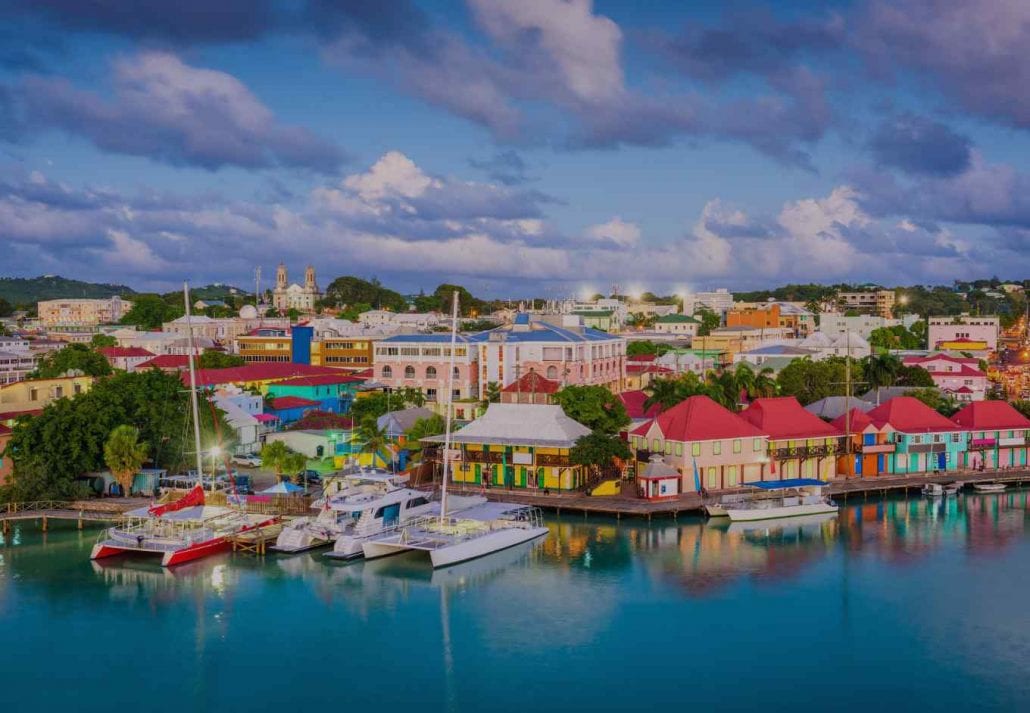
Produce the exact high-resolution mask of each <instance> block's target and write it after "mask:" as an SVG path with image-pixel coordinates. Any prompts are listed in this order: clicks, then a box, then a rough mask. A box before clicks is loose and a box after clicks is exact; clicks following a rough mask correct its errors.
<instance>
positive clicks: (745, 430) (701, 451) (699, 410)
mask: <svg viewBox="0 0 1030 713" xmlns="http://www.w3.org/2000/svg"><path fill="white" fill-rule="evenodd" d="M629 440H630V445H631V446H632V447H633V448H634V449H635V450H636V451H637V457H638V460H639V459H640V458H641V456H642V455H643V454H646V455H647V456H648V457H650V455H651V454H654V453H659V454H662V455H664V460H665V463H668V464H669V465H672V466H673V467H675V468H676V469H677V470H679V472H680V473H681V475H682V484H681V491H682V492H697V485H698V483H696V482H695V472H696V478H697V480H699V481H700V485H701V486H702V487H703V488H705V489H707V490H719V489H722V488H735V487H739V486H740V485H742V484H744V483H746V482H747V483H750V482H754V481H758V480H767V479H769V478H770V477H771V478H773V479H778V478H779V477H780V476H779V475H774V476H769V477H766V476H765V470H766V466H767V465H768V463H769V457H768V450H769V437H768V436H767V435H766V434H765V433H763V432H762V431H761V430H759V429H758V428H756V427H755V426H753V425H751V424H750V423H748V422H747V421H745V420H744V419H743V418H741V417H740V416H738V415H737V414H735V413H733V412H732V411H729V410H728V409H725V408H723V407H722V406H720V405H719V404H717V403H715V402H714V401H712V400H711V399H710V398H708V397H707V396H691V397H690V398H689V399H687V400H686V401H683V402H681V403H679V404H677V405H676V406H673V407H672V408H671V409H669V410H668V411H665V412H664V413H662V414H661V415H660V416H658V417H657V418H655V419H654V420H652V421H648V422H647V423H645V424H643V425H642V426H638V427H637V428H635V429H633V430H632V431H631V432H630V434H629ZM695 469H696V471H695Z"/></svg>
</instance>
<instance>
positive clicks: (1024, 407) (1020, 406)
mask: <svg viewBox="0 0 1030 713" xmlns="http://www.w3.org/2000/svg"><path fill="white" fill-rule="evenodd" d="M1012 407H1013V408H1014V409H1016V410H1017V411H1019V412H1020V413H1021V414H1023V415H1024V416H1026V417H1027V418H1030V401H1025V400H1020V401H1013V402H1012Z"/></svg>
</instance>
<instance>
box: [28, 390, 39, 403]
mask: <svg viewBox="0 0 1030 713" xmlns="http://www.w3.org/2000/svg"><path fill="white" fill-rule="evenodd" d="M38 399H39V389H30V390H29V401H37V400H38Z"/></svg>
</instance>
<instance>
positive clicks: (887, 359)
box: [864, 354, 902, 388]
mask: <svg viewBox="0 0 1030 713" xmlns="http://www.w3.org/2000/svg"><path fill="white" fill-rule="evenodd" d="M864 362H865V363H864V366H865V377H866V380H868V381H869V385H870V386H872V387H874V388H875V387H877V386H892V385H893V384H894V382H895V381H896V380H897V378H898V374H899V373H900V372H901V366H902V364H901V360H900V359H898V357H896V356H894V355H893V354H872V355H870V356H868V357H866V358H865V359H864Z"/></svg>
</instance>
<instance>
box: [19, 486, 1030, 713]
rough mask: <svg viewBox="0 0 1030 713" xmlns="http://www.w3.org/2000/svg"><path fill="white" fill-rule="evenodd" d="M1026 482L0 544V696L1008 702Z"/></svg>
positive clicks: (1024, 635)
mask: <svg viewBox="0 0 1030 713" xmlns="http://www.w3.org/2000/svg"><path fill="white" fill-rule="evenodd" d="M1026 523H1027V493H1026V492H1025V491H1014V492H1006V493H1003V494H1000V495H981V494H972V493H970V494H967V495H960V496H959V497H957V498H956V497H952V498H948V499H937V500H928V499H926V498H921V497H918V496H915V495H911V496H909V497H908V498H907V499H888V500H880V501H872V500H870V501H868V502H858V503H849V504H847V505H846V506H845V507H844V508H842V510H841V512H840V513H839V515H837V516H830V517H821V518H815V519H809V520H801V521H775V522H764V523H754V524H750V525H747V526H746V527H741V526H739V525H732V526H730V525H729V524H728V523H726V522H723V523H712V522H710V523H706V522H705V521H704V520H702V519H701V518H690V519H684V518H680V520H679V521H678V522H676V521H673V520H662V521H658V520H656V521H654V522H652V523H650V524H648V523H647V522H646V521H634V520H629V521H627V520H624V521H622V522H616V521H614V520H598V519H583V518H582V517H575V516H572V517H567V516H564V515H563V516H562V517H560V518H556V517H551V518H549V519H548V524H549V526H550V530H551V532H550V536H549V537H548V539H547V540H546V541H544V542H542V543H540V544H537V545H535V546H529V547H527V546H523V547H521V548H518V549H514V550H509V551H507V552H503V553H500V554H497V555H493V556H491V557H488V558H484V559H480V560H476V561H474V562H470V563H467V564H464V565H459V566H458V567H455V568H451V569H448V570H441V571H435V572H434V571H432V570H431V569H430V568H429V566H428V563H427V562H425V561H424V560H423V559H422V558H421V557H420V556H419V555H417V554H415V555H403V556H400V557H395V558H389V559H385V560H380V561H376V562H367V563H356V564H336V563H333V562H330V561H327V559H326V558H324V557H322V556H321V553H314V554H303V555H298V556H293V557H285V556H278V555H269V556H267V557H264V558H257V557H254V556H251V555H240V554H236V555H233V554H225V555H219V556H216V557H213V558H210V559H208V560H203V561H200V562H196V563H192V564H189V565H185V566H183V567H180V568H178V569H174V570H172V571H167V570H162V569H161V568H160V567H159V566H158V565H157V564H156V562H154V561H147V560H132V559H120V560H117V559H116V560H110V561H109V562H107V563H104V564H103V565H101V564H97V563H92V562H90V561H89V552H90V548H91V546H92V544H93V542H94V540H95V539H96V536H97V533H98V530H96V529H93V530H89V529H87V530H84V531H81V532H80V531H78V530H76V529H75V525H74V523H68V524H59V523H54V522H51V523H50V528H49V532H46V533H43V532H42V531H41V528H40V527H39V524H38V523H31V522H24V523H19V524H17V525H16V526H15V528H14V530H13V532H12V533H11V534H10V535H8V536H7V538H6V540H4V542H3V544H2V545H0V644H2V649H0V691H2V692H3V699H4V701H5V708H6V709H7V710H12V711H41V712H42V711H79V712H91V711H125V710H140V711H147V712H148V713H149V712H152V711H176V712H178V713H181V712H183V711H222V712H225V711H265V710H276V711H291V712H295V713H301V712H307V711H321V710H369V711H376V712H384V711H414V710H423V711H480V710H490V711H522V712H525V711H578V710H584V711H598V710H617V711H638V710H648V709H650V710H654V711H659V710H662V711H665V710H685V709H688V708H689V709H700V710H748V709H758V708H761V709H762V710H765V711H769V710H772V711H780V710H782V711H788V710H789V711H799V710H820V711H825V710H836V711H863V712H865V711H868V710H870V709H880V710H896V709H903V708H908V709H914V710H939V711H954V710H1010V711H1017V710H1027V707H1028V705H1030V703H1028V702H1030V675H1028V672H1030V615H1028V614H1027V610H1028V607H1027V604H1028V601H1030V530H1028V527H1027V524H1026Z"/></svg>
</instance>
